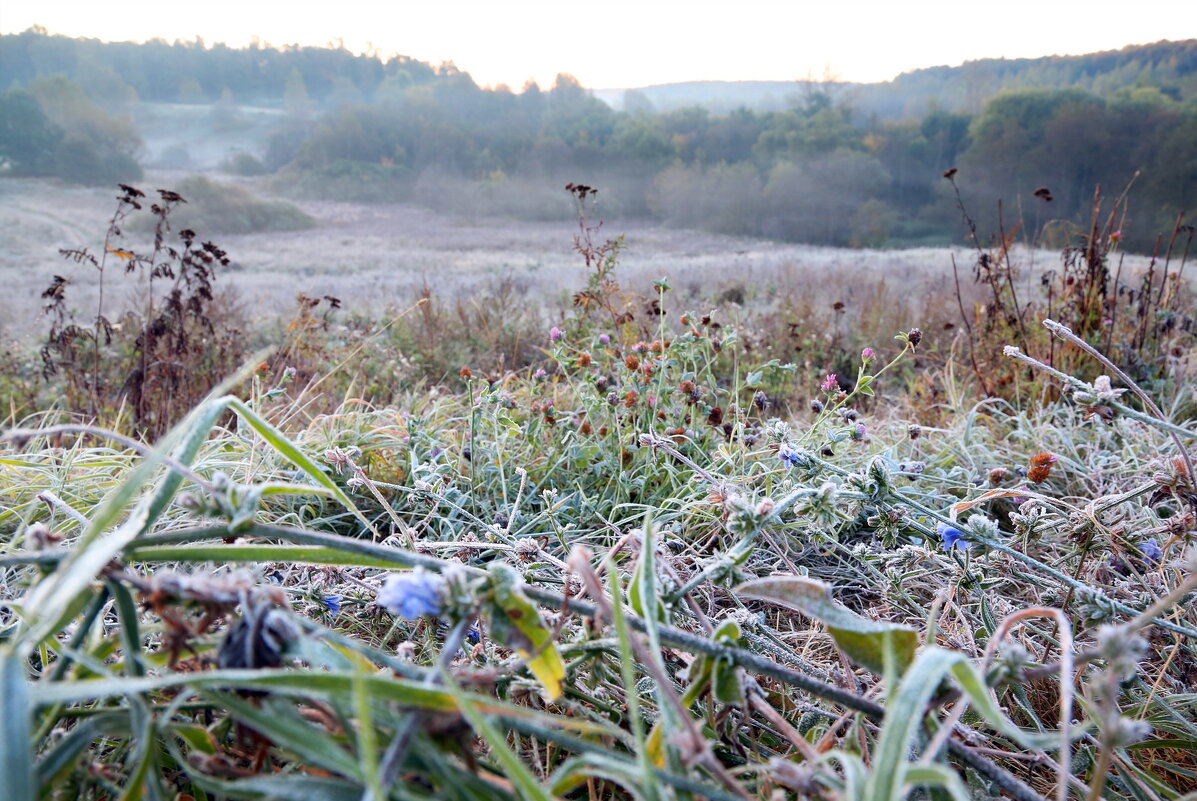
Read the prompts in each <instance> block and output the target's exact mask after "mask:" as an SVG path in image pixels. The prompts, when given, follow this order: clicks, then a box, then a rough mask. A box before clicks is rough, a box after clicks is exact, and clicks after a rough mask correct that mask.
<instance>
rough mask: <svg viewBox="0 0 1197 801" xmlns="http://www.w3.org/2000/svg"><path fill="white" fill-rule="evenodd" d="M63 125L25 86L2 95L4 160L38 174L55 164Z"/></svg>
mask: <svg viewBox="0 0 1197 801" xmlns="http://www.w3.org/2000/svg"><path fill="white" fill-rule="evenodd" d="M60 139H62V129H60V128H59V127H58V126H57V125H55V124H54V123H53V122H51V121H50V120H49V118H47V117H46V115H45V113H44V112H43V111H42V107H41V105H40V104H39V103H38V102H37V98H35V97H34V96H33V95H31V94H29V93H28V92H26V91H24V90H23V89H10V90H8V91H7V92H5V93H4V94H2V95H0V162H3V164H4V165H5V166H7V167H8V168H9V169H11V170H12V171H13V172H15V173H19V174H26V175H36V174H39V173H43V172H46V171H48V170H50V169H51V168H52V166H53V157H54V148H55V147H57V146H58V142H59V140H60Z"/></svg>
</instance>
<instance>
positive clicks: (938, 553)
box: [0, 284, 1197, 799]
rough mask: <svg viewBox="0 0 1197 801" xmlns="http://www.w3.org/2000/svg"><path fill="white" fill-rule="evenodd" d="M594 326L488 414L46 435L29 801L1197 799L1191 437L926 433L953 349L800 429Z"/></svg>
mask: <svg viewBox="0 0 1197 801" xmlns="http://www.w3.org/2000/svg"><path fill="white" fill-rule="evenodd" d="M595 286H598V285H596V284H592V287H595ZM595 297H596V298H598V301H596V305H594V306H592V307H590V309H589V310H588V311H586V312H578V313H577V314H576V315H573V316H571V317H570V318H569V320H567V321H566V322H564V323H563V324H561V326H560V327H559V328H557V329H556V330H554V331H552V332H550V333H549V334H548V335H546V336H545V338H544V340H543V341H542V343H541V347H543V349H544V359H543V360H542V362H541V363H540V367H539V368H537V369H535V370H534V369H531V368H529V369H528V370H525V371H522V372H519V373H509V374H507V375H505V376H502V377H500V378H498V379H496V380H494V381H488V380H486V379H484V378H482V377H481V376H474V375H472V374H471V373H470V371H468V370H466V371H463V374H462V376H461V382H462V384H461V385H462V386H463V389H462V390H461V391H460V392H448V391H445V390H443V389H442V390H436V391H428V390H413V391H411V392H410V393H408V394H405V395H402V396H399V397H397V398H396V399H395V400H394V402H392V403H389V404H387V405H383V406H374V405H371V404H368V403H365V402H363V401H359V400H351V401H349V402H346V403H344V404H343V405H341V406H340V407H338V408H336V409H334V410H332V411H331V412H330V413H324V414H320V413H316V412H315V411H312V410H313V409H316V408H318V407H315V406H313V404H312V395H313V393H314V392H317V391H318V387H317V388H316V389H303V388H300V387H296V386H292V385H289V384H288V383H287V382H288V381H290V380H291V378H290V376H287V377H285V378H284V379H283V380H282V382H281V383H279V384H277V385H275V384H274V383H273V382H274V379H272V378H269V375H270V374H269V373H258V374H254V375H249V376H248V377H247V376H245V375H243V376H241V379H240V380H241V383H240V384H238V385H237V386H239V387H240V390H239V391H240V393H241V394H240V397H241V398H243V400H236V399H235V398H233V396H229V395H225V394H223V393H224V392H227V391H228V390H229V389H230V388H231V387H232V386H233V384H230V386H229V387H226V388H222V389H221V390H219V391H218V392H216V393H214V395H213V397H212V398H210V399H209V400H207V401H205V402H204V403H203V404H201V405H200V406H198V407H197V408H196V409H195V410H194V411H193V412H192V413H191V415H190V416H189V417H188V418H186V419H185V420H184V421H183V422H182V423H180V424H179V425H178V426H177V427H176V428H175V429H174V430H173V431H172V433H170V434H169V435H167V437H166V438H165V439H164V440H162V441H161V442H159V443H157V444H156V446H155V447H154V448H146V447H144V446H138V448H136V449H135V448H132V447H131V446H132V445H133V444H135V443H130V442H127V441H124V440H120V439H113V438H111V437H109V435H107V434H105V433H104V432H103V431H101V430H99V429H96V428H93V427H90V426H86V425H78V426H77V425H74V424H62V423H58V422H57V421H56V420H53V419H50V418H44V419H42V420H41V421H39V420H38V419H34V420H32V421H28V424H27V425H26V426H25V427H24V428H22V429H21V430H17V431H13V432H10V433H9V434H8V436H7V439H6V440H5V441H4V443H3V444H2V445H0V541H2V542H3V546H2V548H3V555H0V568H2V569H3V574H2V575H3V596H2V599H3V600H2V606H0V626H3V629H2V631H3V634H2V636H3V640H2V643H0V726H2V727H3V731H2V732H0V745H2V747H0V760H2V761H3V766H2V772H3V775H4V776H5V782H6V787H7V788H8V789H7V790H6V792H7V793H8V795H7V796H6V797H8V798H13V799H25V798H68V797H69V798H93V799H100V798H113V797H125V798H137V797H141V798H155V797H157V798H174V797H187V796H190V797H193V798H212V799H214V798H280V799H309V798H310V799H317V798H319V799H324V798H333V799H340V798H346V799H349V798H352V799H360V798H376V799H381V798H399V799H412V798H418V799H424V798H427V799H432V798H437V799H441V798H453V799H458V798H461V799H466V798H488V799H494V798H508V797H519V798H538V799H540V798H558V797H559V798H602V799H608V798H643V799H670V798H679V799H684V798H712V799H727V798H759V799H772V798H775V797H779V796H778V794H779V793H780V794H781V796H782V797H793V796H796V797H826V798H850V799H857V798H860V799H863V798H876V799H883V798H884V799H891V798H893V799H896V798H902V797H905V796H906V795H908V794H909V793H910V792H911V790H912V788H913V787H915V786H922V787H931V788H938V789H937V790H935V792H943V793H947V794H949V795H950V796H952V797H955V798H966V797H986V796H987V795H991V794H1003V793H1004V794H1005V795H1006V796H1008V797H1015V798H1024V799H1033V798H1048V797H1054V798H1060V799H1065V798H1086V797H1088V798H1098V797H1109V798H1153V797H1158V798H1175V797H1177V796H1178V795H1179V794H1180V793H1182V792H1184V791H1186V790H1192V789H1193V788H1194V779H1193V776H1194V770H1195V769H1197V759H1195V758H1194V753H1195V750H1197V746H1195V745H1194V743H1195V742H1197V720H1195V717H1194V714H1193V704H1194V695H1193V692H1192V686H1193V676H1194V671H1195V670H1197V661H1195V659H1194V657H1195V654H1194V642H1195V641H1194V638H1195V637H1197V613H1195V612H1194V611H1193V608H1192V606H1191V604H1189V603H1187V602H1186V600H1187V599H1188V598H1189V593H1191V591H1192V590H1193V589H1194V587H1195V586H1197V580H1195V579H1194V564H1193V560H1192V559H1191V558H1190V557H1187V556H1186V549H1187V548H1188V547H1189V546H1190V545H1191V539H1192V535H1193V529H1194V520H1193V504H1194V502H1195V498H1197V496H1195V495H1194V491H1193V485H1192V481H1191V479H1190V477H1189V474H1188V473H1187V470H1186V467H1185V465H1184V463H1183V461H1181V460H1180V459H1178V458H1177V451H1176V443H1177V441H1178V440H1179V441H1180V442H1182V443H1184V444H1185V445H1186V446H1187V445H1190V444H1191V442H1192V439H1193V435H1192V433H1191V432H1192V431H1193V430H1194V429H1193V426H1192V423H1191V421H1186V420H1184V419H1178V420H1173V421H1171V422H1165V421H1163V420H1161V419H1157V418H1156V417H1155V416H1153V414H1152V413H1151V412H1149V411H1144V408H1143V407H1142V406H1141V405H1140V404H1139V402H1138V401H1137V400H1135V399H1133V397H1132V396H1131V395H1128V394H1124V393H1120V392H1118V390H1119V389H1125V387H1123V386H1120V384H1119V383H1118V382H1117V381H1115V382H1113V383H1106V382H1101V381H1099V382H1096V383H1095V384H1094V385H1092V386H1089V387H1087V388H1086V389H1085V390H1084V391H1073V390H1071V389H1070V390H1069V391H1068V392H1067V393H1066V396H1065V398H1064V400H1061V401H1060V402H1058V403H1055V404H1051V405H1043V406H1039V407H1036V408H1032V409H1019V408H1016V407H1014V406H1011V405H1009V404H1008V403H1006V402H1003V401H997V400H990V401H984V402H975V401H973V400H969V398H970V395H969V392H970V390H969V389H968V387H967V386H964V385H958V384H949V386H948V387H947V388H946V390H945V398H944V399H943V401H942V403H943V404H945V405H949V406H950V407H951V411H944V409H942V408H940V409H932V408H928V407H927V406H925V405H923V404H922V402H921V401H920V400H919V399H918V398H917V397H915V396H904V395H902V394H901V382H900V381H899V380H897V379H896V378H895V376H898V375H902V374H903V373H902V372H901V370H902V366H903V365H904V364H905V363H907V362H909V361H910V360H911V359H913V358H914V357H915V356H916V355H917V353H918V349H917V347H916V344H917V341H918V339H919V337H918V336H917V335H915V334H913V332H909V333H904V334H901V335H900V336H899V337H898V338H897V339H895V340H892V341H891V343H890V344H888V345H887V344H885V343H883V342H876V343H875V345H874V348H873V353H872V354H871V355H870V356H868V357H862V358H861V359H860V360H859V361H858V362H857V364H856V366H855V368H854V372H853V374H848V375H845V374H842V373H841V374H840V375H837V376H836V377H834V378H826V379H824V381H823V384H824V386H825V388H822V389H820V388H816V387H813V386H812V387H807V388H806V389H804V390H803V392H805V393H806V394H808V395H810V396H812V397H814V398H815V399H816V400H817V401H818V403H817V404H815V407H814V410H812V411H811V412H809V413H792V412H789V413H786V414H785V418H786V419H780V418H779V416H778V409H777V407H776V406H774V405H773V404H772V400H771V399H772V398H773V397H775V396H777V395H778V394H780V393H781V392H783V391H786V390H785V389H784V388H785V387H786V385H787V384H788V383H790V382H793V381H795V380H802V381H805V380H806V379H805V378H801V379H799V378H796V377H795V375H796V374H795V372H793V371H792V370H790V369H787V368H786V366H785V365H784V364H781V363H764V364H762V363H761V362H760V361H759V360H758V359H757V357H756V356H754V355H753V354H752V353H749V352H745V351H744V350H743V348H742V345H743V340H741V339H740V337H739V336H738V335H737V333H736V332H735V331H734V330H733V329H732V328H731V326H724V327H720V328H716V327H714V326H713V325H711V324H709V323H708V322H706V321H704V320H703V319H702V318H701V315H700V314H694V315H688V316H687V317H686V318H685V319H684V320H682V321H679V322H680V327H679V328H677V329H674V328H670V327H667V326H666V325H665V323H664V322H662V323H661V324H660V328H659V329H658V331H657V334H656V336H653V335H651V334H650V335H649V336H648V337H642V336H641V335H640V332H638V331H637V330H636V329H635V328H634V327H632V326H630V325H626V324H618V323H615V322H612V320H613V319H614V318H616V312H618V307H617V306H616V304H615V303H614V301H612V297H613V296H612V295H611V294H609V293H607V294H604V293H603V292H602V291H601V290H596V295H595ZM609 301H610V302H609ZM608 302H609V303H608ZM604 304H607V305H604ZM1060 347H1069V345H1068V344H1067V343H1061V344H1060ZM890 365H893V366H892V367H891V366H890ZM233 383H234V384H235V383H236V382H233ZM313 385H314V382H313ZM839 386H844V387H848V388H850V389H849V390H848V391H841V390H839V389H838V387H839ZM1174 391H1175V392H1176V393H1178V395H1177V397H1176V398H1175V399H1173V403H1172V404H1171V406H1169V408H1172V409H1184V408H1191V407H1186V405H1185V403H1184V396H1185V394H1186V393H1187V392H1188V391H1189V390H1188V389H1187V388H1183V387H1182V388H1180V389H1177V390H1174ZM870 393H871V394H872V396H871V397H869V396H870ZM866 401H867V403H866ZM384 587H385V591H383V592H382V593H381V594H380V590H383V589H384Z"/></svg>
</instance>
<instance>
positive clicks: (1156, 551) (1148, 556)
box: [1139, 539, 1164, 567]
mask: <svg viewBox="0 0 1197 801" xmlns="http://www.w3.org/2000/svg"><path fill="white" fill-rule="evenodd" d="M1139 553H1141V554H1143V561H1144V562H1146V563H1147V565H1148V566H1149V567H1158V566H1159V564H1160V562H1163V561H1164V551H1163V549H1161V548H1160V544H1159V543H1158V542H1156V541H1155V540H1153V539H1152V540H1145V541H1144V542H1141V543H1140V544H1139Z"/></svg>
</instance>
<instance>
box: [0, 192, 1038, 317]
mask: <svg viewBox="0 0 1197 801" xmlns="http://www.w3.org/2000/svg"><path fill="white" fill-rule="evenodd" d="M182 177H183V175H182V174H181V173H151V174H150V175H148V176H147V178H146V179H145V180H144V181H142V182H141V185H142V186H143V187H144V188H146V189H149V188H151V187H155V186H161V187H163V188H168V187H170V186H172V185H174V184H175V183H176V182H177V181H178V180H179V179H180V178H182ZM222 180H223V179H222ZM114 205H115V201H114V198H113V194H112V193H111V192H108V191H106V190H103V189H93V188H80V187H71V186H64V185H62V184H59V183H49V182H45V181H39V180H35V179H22V180H9V181H3V182H0V226H3V228H4V230H5V231H6V232H7V233H6V240H7V242H6V247H5V248H4V251H3V252H2V253H0V278H2V279H3V280H4V282H5V285H6V286H7V287H9V288H10V291H9V292H7V293H5V296H4V297H3V298H0V309H3V310H4V314H2V315H0V319H2V320H4V324H5V327H6V328H7V329H8V333H10V334H13V335H16V334H21V333H27V332H30V331H36V330H37V328H38V318H39V316H40V307H41V301H40V299H39V294H40V293H41V291H42V290H43V289H44V288H45V286H46V284H47V283H48V282H49V280H50V278H51V277H52V276H54V275H63V276H64V277H67V278H69V279H70V280H71V287H70V289H69V293H70V296H71V298H72V303H73V305H78V307H80V308H81V309H87V308H89V307H90V303H91V301H92V298H93V294H94V289H95V285H96V280H97V276H96V271H95V270H94V268H92V267H90V266H87V265H77V264H74V263H73V262H70V261H67V260H64V259H63V258H62V257H61V256H60V255H59V254H58V249H59V248H79V247H87V248H89V249H91V250H92V252H95V253H99V252H101V251H102V247H103V233H104V230H105V228H106V226H107V221H108V219H109V217H110V216H111V214H112V209H113V207H114ZM298 205H299V206H300V207H301V208H302V209H303V210H304V211H306V212H307V213H308V214H310V215H311V216H312V217H314V218H315V219H316V221H317V224H316V226H315V227H314V228H311V229H309V230H305V231H296V232H278V233H256V234H244V235H224V236H220V235H213V236H212V237H211V238H212V239H213V241H215V242H216V243H217V244H219V245H220V246H221V247H223V248H224V249H225V250H227V251H228V253H229V255H230V257H231V258H232V264H231V265H230V267H229V268H228V269H226V270H222V271H220V272H219V273H218V281H217V286H231V287H235V288H236V289H237V291H238V292H239V293H240V295H241V296H242V299H243V300H244V301H245V302H246V303H248V304H249V305H250V306H251V307H253V308H254V309H255V310H259V311H258V312H255V313H261V314H265V315H288V314H290V312H291V306H292V302H293V301H294V298H295V296H296V294H297V293H300V292H303V293H306V294H308V295H310V296H322V295H328V294H330V295H335V296H338V297H340V298H342V299H343V300H344V301H345V302H346V306H347V307H349V308H351V309H355V310H360V311H364V312H372V313H378V312H381V311H385V310H387V309H389V308H397V307H403V306H406V305H408V304H410V303H413V302H414V301H415V300H417V299H418V298H419V293H420V291H421V289H422V288H423V287H424V286H425V285H427V286H428V287H430V288H431V289H432V290H433V291H434V292H436V293H437V294H438V295H441V296H445V297H450V298H456V297H472V298H475V299H478V300H480V301H481V300H482V299H483V298H484V297H485V293H486V291H487V290H488V288H489V287H492V286H493V285H494V284H495V282H497V281H499V280H502V279H505V278H510V279H511V280H512V281H513V282H514V285H515V286H516V287H517V288H518V291H519V292H520V293H521V294H523V295H525V296H526V297H527V300H528V302H529V303H536V304H546V310H547V309H550V308H556V307H559V306H560V305H562V304H564V303H565V302H567V300H568V298H567V295H568V288H570V287H576V286H578V285H580V284H581V283H583V282H584V280H585V276H584V272H585V270H584V267H583V266H582V263H581V260H580V259H579V257H578V255H577V254H576V253H575V252H574V250H573V246H572V238H573V236H574V235H575V234H576V233H577V225H576V224H574V223H570V222H568V221H560V222H558V221H553V222H528V221H519V220H512V219H503V218H467V217H459V216H453V215H449V214H442V213H438V212H434V211H430V210H428V209H423V208H419V207H416V206H410V205H394V204H382V205H380V204H371V205H363V204H352V203H338V202H328V201H323V202H322V201H299V202H298ZM600 208H601V207H600ZM198 233H199V234H200V236H201V237H202V238H206V235H205V234H204V232H203V231H199V232H198ZM602 235H603V236H611V237H614V236H618V235H623V236H624V237H625V242H626V248H625V250H624V256H623V258H622V260H621V269H620V272H621V275H624V276H626V277H627V279H628V280H629V282H631V283H633V284H635V285H639V286H644V285H647V284H649V283H650V282H651V281H653V280H655V279H658V278H662V277H667V278H668V279H669V280H670V282H671V284H673V285H674V286H675V287H676V288H677V289H678V290H679V291H680V292H681V293H682V295H683V296H685V297H686V298H688V299H693V300H694V301H695V302H698V301H708V302H712V301H714V300H716V299H718V298H719V297H720V296H721V295H723V294H725V293H726V292H727V291H728V290H738V291H739V292H741V293H743V292H745V291H747V294H748V296H749V297H751V298H752V299H753V300H754V302H763V301H765V300H766V299H767V296H768V292H767V291H766V290H767V288H769V287H774V288H775V287H777V286H778V285H779V284H784V283H790V282H793V283H794V284H797V285H805V286H808V287H809V288H810V289H811V290H813V291H814V293H815V294H825V295H826V297H827V301H828V303H831V302H834V301H835V300H849V299H850V296H851V295H852V294H853V293H857V292H864V291H868V290H871V288H872V285H873V284H876V283H878V282H880V281H883V280H884V281H887V282H889V283H891V284H893V285H897V286H902V287H905V288H907V290H908V291H910V292H911V293H913V294H915V295H917V294H918V293H920V292H923V291H925V290H926V289H928V288H935V289H939V288H942V287H943V282H944V281H947V280H950V270H951V264H950V257H951V254H952V252H953V251H952V250H949V249H947V248H914V249H908V250H894V251H873V250H860V249H843V248H828V247H818V246H811V245H799V244H793V243H782V242H773V241H768V240H760V239H750V238H743V237H731V236H721V235H718V234H711V233H706V232H701V231H690V230H679V229H675V228H666V227H663V226H660V225H653V224H651V223H645V222H642V221H620V222H616V223H608V224H604V226H603V229H602ZM131 238H132V241H133V242H136V243H138V244H139V245H141V246H143V247H144V246H145V245H146V244H148V234H146V233H135V234H133V235H131ZM955 252H956V253H958V254H960V255H959V256H958V258H959V259H960V260H961V261H962V262H967V260H968V255H967V252H966V251H965V250H964V249H957V250H956V251H955ZM1043 258H1044V259H1047V258H1049V256H1048V255H1046V254H1045V255H1044V256H1043ZM793 288H797V287H793ZM840 295H844V296H845V297H840ZM85 315H86V312H85Z"/></svg>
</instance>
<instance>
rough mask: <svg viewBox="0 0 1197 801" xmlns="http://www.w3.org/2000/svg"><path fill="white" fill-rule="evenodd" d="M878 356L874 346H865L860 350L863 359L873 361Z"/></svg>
mask: <svg viewBox="0 0 1197 801" xmlns="http://www.w3.org/2000/svg"><path fill="white" fill-rule="evenodd" d="M876 357H877V354H876V353H874V352H873V349H872V348H865V349H864V350H862V351H861V352H860V358H861V361H866V362H871V361H873V359H875V358H876Z"/></svg>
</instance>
